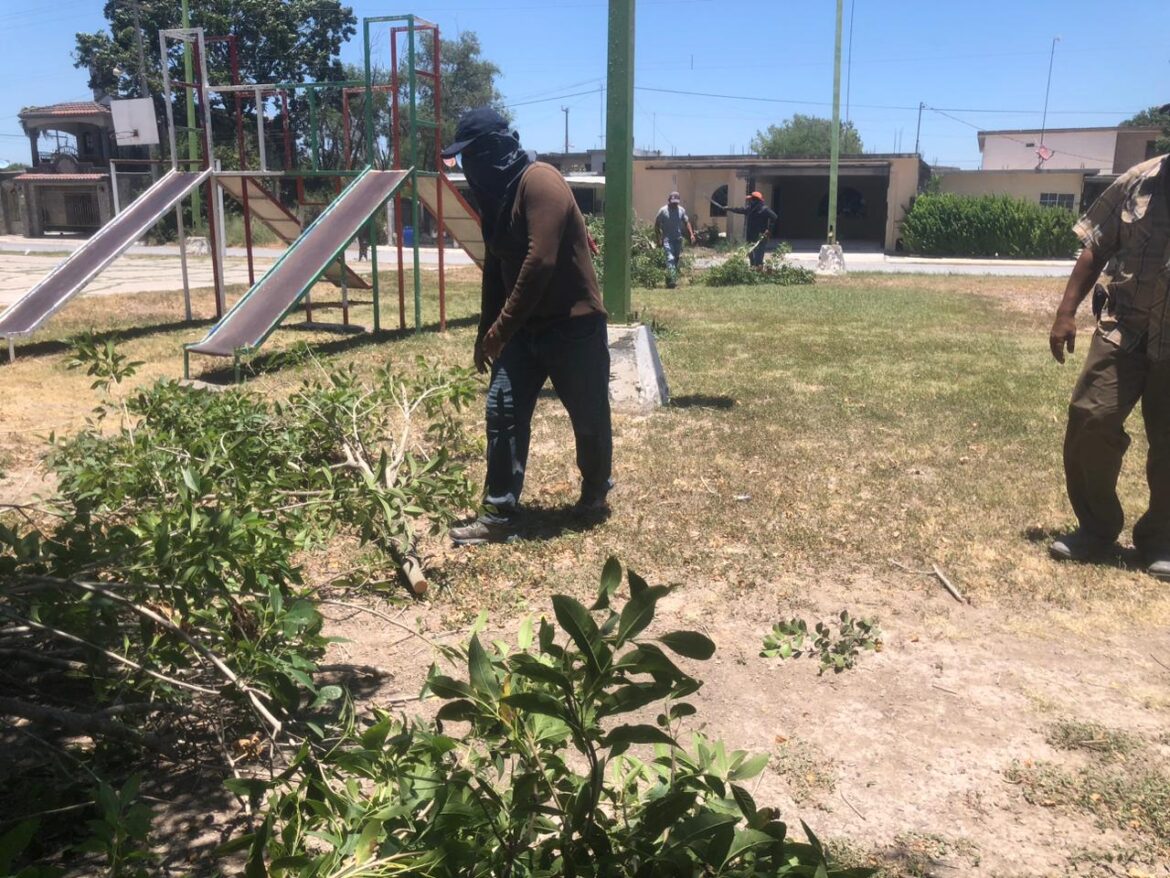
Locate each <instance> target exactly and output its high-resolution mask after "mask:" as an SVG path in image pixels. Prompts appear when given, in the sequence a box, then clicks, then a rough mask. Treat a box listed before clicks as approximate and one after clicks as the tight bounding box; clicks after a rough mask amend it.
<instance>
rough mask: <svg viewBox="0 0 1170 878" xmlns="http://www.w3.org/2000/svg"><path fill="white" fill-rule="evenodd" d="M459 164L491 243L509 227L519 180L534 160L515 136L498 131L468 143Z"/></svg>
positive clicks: (484, 232)
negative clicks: (509, 217)
mask: <svg viewBox="0 0 1170 878" xmlns="http://www.w3.org/2000/svg"><path fill="white" fill-rule="evenodd" d="M459 162H460V164H461V165H462V166H463V173H464V174H466V175H467V184H468V185H469V186H470V187H471V193H472V195H474V196H475V201H476V205H477V206H478V207H479V212H480V219H481V220H482V222H483V237H484V240H485V241H488V242H490V241H492V240H493V239H494V238H495V236H496V233H497V231H500V230H502V229H503V228H504V226H506V225H507V217H508V215H509V214H510V213H511V210H512V203H513V201H515V199H516V189H517V187H518V186H519V185H520V177H521V176H522V175H523V174H524V171H525V170H526V169H527V168H528V166H529V165H530V164H532V157H531V156H530V155H529V154H528V153H527V152H525V151H524V150H523V149H522V148H521V147H520V141H519V140H517V139H516V137H515V135H513V134H508V133H505V132H502V131H498V132H492V133H490V134H484V135H483V136H481V137H477V138H476V139H475V140H474V141H472V142H471V143H469V144H468V145H467V147H466V148H465V149H464V150H463V152H462V153H461V154H460V157H459Z"/></svg>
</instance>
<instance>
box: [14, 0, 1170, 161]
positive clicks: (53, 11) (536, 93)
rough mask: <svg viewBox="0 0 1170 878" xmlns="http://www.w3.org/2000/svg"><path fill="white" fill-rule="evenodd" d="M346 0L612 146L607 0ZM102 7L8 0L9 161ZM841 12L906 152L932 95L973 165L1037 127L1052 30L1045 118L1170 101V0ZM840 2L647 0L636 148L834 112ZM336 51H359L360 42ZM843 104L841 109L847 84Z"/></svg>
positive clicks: (875, 104)
mask: <svg viewBox="0 0 1170 878" xmlns="http://www.w3.org/2000/svg"><path fill="white" fill-rule="evenodd" d="M146 2H176V3H177V2H178V0H146ZM198 3H199V0H191V5H192V6H193V7H197V6H198ZM352 5H353V6H354V9H355V12H356V13H357V15H358V16H359V18H360V17H361V16H363V15H388V14H395V13H403V12H413V13H415V14H417V15H419V16H421V17H423V18H426V19H429V20H432V21H435V22H437V23H438V24H439V26H440V27H441V28H442V31H443V34H444V36H447V37H452V36H454V35H456V34H457V33H458V32H459V31H461V30H472V31H475V32H476V33H477V34H478V35H479V37H480V40H481V42H482V44H483V49H484V56H485V57H487V58H490V59H491V60H493V61H495V62H496V63H497V64H498V65H499V66H500V67H501V68H502V70H503V77H502V78H501V80H500V88H501V90H502V91H503V93H504V95H505V96H506V99H507V102H508V103H509V104H510V105H513V112H514V114H515V119H516V126H517V128H518V129H519V131H520V134H521V137H522V139H523V141H524V143H525V145H526V146H528V147H529V148H534V149H539V150H558V149H560V148H562V145H563V142H564V114H563V113H562V111H561V107H562V106H567V107H569V108H570V109H569V135H570V141H571V143H572V146H573V148H575V149H584V148H589V147H595V146H599V145H601V144H602V139H601V133H602V132H603V131H604V128H603V123H602V119H601V115H600V111H601V93H600V91H599V89H600V88H601V86H602V84H603V82H604V76H605V60H606V59H605V47H606V15H607V9H608V4H607V3H606V2H604V0H545V2H540V0H498V2H480V0H432V2H420V3H418V4H417V5H415V6H413V7H409V6H408V5H407V4H402V5H399V4H398V3H397V2H387V0H376V2H375V0H357V2H354V3H353V4H352ZM102 6H103V2H102V0H55V2H52V3H45V2H43V0H0V159H7V160H10V161H11V160H23V161H27V159H28V156H27V140H25V139H24V138H23V136H21V135H20V127H19V124H18V122H17V119H16V113H17V112H18V111H19V109H20V108H21V106H24V105H27V104H47V103H54V102H57V101H65V100H76V99H85V98H87V97H88V96H89V95H88V92H87V89H86V87H85V74H84V72H83V71H80V70H76V69H74V68H73V66H72V62H71V58H70V53H71V51H72V48H73V43H74V41H73V34H74V33H75V32H77V31H90V30H96V29H99V28H101V27H102V25H103V18H102V15H101V9H102ZM844 6H845V30H846V44H847V45H846V48H848V36H849V33H848V32H849V26H850V18H851V17H852V30H853V40H852V65H851V72H850V73H849V76H848V80H849V89H848V99H849V101H848V103H849V117H850V118H851V119H852V121H853V122H854V123H855V124H856V125H857V127H858V129H859V130H860V132H861V135H862V139H863V141H864V143H865V145H866V148H867V149H868V150H870V151H876V152H893V151H902V152H911V151H913V149H914V137H915V126H916V122H917V116H918V109H917V108H918V104H919V102H920V101H922V102H925V103H926V104H927V107H928V109H927V110H926V112H925V113H923V116H922V134H921V138H922V139H921V152H922V154H923V156H924V158H925V159H926V160H927V161H931V162H933V161H936V160H937V161H938V162H939V163H942V164H947V165H959V166H961V167H967V168H971V167H977V166H978V161H979V151H978V145H977V142H976V137H975V132H976V130H977V129H980V128H984V129H996V128H1020V127H1029V126H1039V124H1040V121H1041V112H1042V109H1043V106H1044V94H1045V84H1046V80H1047V75H1048V64H1049V52H1050V49H1051V46H1052V40H1053V38H1054V37H1057V36H1059V37H1060V42H1059V43H1058V44H1057V46H1056V54H1055V63H1054V68H1053V75H1052V89H1051V97H1050V100H1049V112H1048V125H1049V127H1071V126H1087V125H1112V124H1116V123H1117V122H1119V121H1121V120H1122V119H1124V118H1126V117H1127V116H1129V115H1131V114H1132V113H1134V112H1136V111H1137V110H1140V109H1143V108H1145V107H1148V106H1151V105H1153V104H1161V103H1166V102H1167V101H1170V38H1168V37H1170V2H1166V0H1114V2H1112V3H1110V4H1101V3H1089V2H1069V0H1065V2H1055V0H1035V2H1031V3H1023V2H1019V0H1012V2H1006V0H985V2H980V3H971V2H955V0H951V2H947V0H942V2H940V0H929V2H928V0H897V2H893V0H885V2H879V0H845V2H844ZM834 9H835V4H834V3H833V2H832V0H820V2H815V3H810V2H803V3H793V2H790V3H771V4H768V3H760V2H744V0H640V2H638V13H637V15H638V21H637V31H636V33H637V44H636V45H637V49H636V52H637V64H636V84H637V86H638V91H637V92H636V107H635V137H636V142H637V145H638V146H640V147H655V148H658V149H661V150H662V151H664V152H666V153H670V152H677V153H678V154H688V153H690V154H703V153H726V152H729V151H732V152H740V151H741V150H745V149H747V147H748V144H749V142H750V141H751V138H752V136H753V135H754V134H755V132H756V131H757V130H759V129H761V128H764V127H766V126H767V125H769V124H772V123H776V122H780V121H782V120H783V119H785V118H787V117H789V116H791V115H792V114H793V113H797V112H799V113H812V114H816V115H824V116H828V115H829V114H830V112H831V100H832V58H833V24H834ZM851 13H852V16H851ZM359 33H360V32H359ZM150 45H151V43H149V42H148V46H150ZM379 51H380V53H381V55H382V56H383V59H384V60H387V59H388V54H389V51H388V48H386V47H385V46H384V44H380V46H379ZM343 57H344V58H345V59H346V60H352V61H355V62H356V61H360V59H361V43H360V36H359V37H358V39H357V40H356V41H353V42H351V43H350V44H349V45H347V46H346V47H345V49H344V50H343ZM670 92H692V93H701V94H675V93H670ZM712 95H714V96H712ZM842 102H843V109H842V113H843V114H844V102H845V88H844V86H843V94H842Z"/></svg>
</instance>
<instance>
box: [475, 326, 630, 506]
mask: <svg viewBox="0 0 1170 878" xmlns="http://www.w3.org/2000/svg"><path fill="white" fill-rule="evenodd" d="M605 326H606V320H605V315H604V314H590V315H588V316H585V317H570V318H568V319H566V320H561V321H559V322H557V323H554V324H553V325H551V326H549V327H547V328H545V329H542V330H540V331H538V332H531V331H529V330H527V329H521V330H519V331H518V332H517V333H516V334H515V335H514V336H513V337H512V339H511V340H510V341H509V342H508V343H507V344H506V345H504V349H503V351H501V352H500V356H499V359H497V360H496V362H495V363H494V364H493V365H492V379H491V383H490V385H489V386H488V394H487V485H486V487H485V490H484V504H485V506H486V507H487V509H486V511H485V513H484V517H485V518H487V519H489V520H492V521H509V520H511V519H512V518H513V517H514V516H515V515H516V512H517V509H518V507H519V504H520V492H521V491H523V490H524V470H525V468H526V467H527V465H528V445H529V441H530V440H531V438H532V413H533V412H534V411H535V409H536V400H537V398H538V397H539V395H540V390H541V388H542V387H544V382H545V379H546V378H547V379H551V381H552V385H553V389H554V390H555V391H556V392H557V396H559V397H560V399H561V404H562V405H564V407H565V410H566V411H568V413H569V420H570V421H571V422H572V424H573V436H574V438H575V439H576V442H577V468H578V469H579V470H580V471H581V499H582V500H585V501H587V502H592V501H595V500H604V499H605V495H606V494H607V493H609V489H610V488H611V487H612V482H611V481H610V474H611V471H612V468H613V431H612V428H611V425H610V418H609V342H608V339H607V336H606V328H605Z"/></svg>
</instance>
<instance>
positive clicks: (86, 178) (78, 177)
mask: <svg viewBox="0 0 1170 878" xmlns="http://www.w3.org/2000/svg"><path fill="white" fill-rule="evenodd" d="M107 178H108V175H106V174H31V173H30V174H21V175H20V176H18V177H13V178H12V179H14V180H28V181H30V182H33V183H92V182H96V181H99V180H105V179H107Z"/></svg>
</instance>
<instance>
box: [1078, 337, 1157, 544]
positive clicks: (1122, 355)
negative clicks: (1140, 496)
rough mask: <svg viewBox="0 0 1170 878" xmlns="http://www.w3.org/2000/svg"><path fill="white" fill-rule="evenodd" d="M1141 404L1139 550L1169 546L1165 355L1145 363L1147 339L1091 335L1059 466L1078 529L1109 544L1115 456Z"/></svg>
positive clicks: (1116, 521) (1117, 525)
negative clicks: (1130, 343) (1127, 344)
mask: <svg viewBox="0 0 1170 878" xmlns="http://www.w3.org/2000/svg"><path fill="white" fill-rule="evenodd" d="M1139 401H1140V402H1141V407H1142V420H1143V421H1144V422H1145V428H1146V438H1147V439H1148V440H1149V446H1150V447H1149V456H1148V457H1147V458H1146V481H1147V483H1148V484H1149V487H1150V505H1149V508H1148V509H1147V510H1146V513H1145V515H1143V516H1142V517H1141V518H1140V519H1138V521H1137V523H1136V524H1134V528H1133V541H1134V545H1135V546H1137V548H1138V549H1139V550H1141V551H1142V552H1144V553H1147V554H1150V553H1160V552H1164V551H1166V550H1168V549H1170V361H1166V360H1162V361H1151V360H1150V359H1149V358H1148V357H1147V356H1146V351H1145V345H1144V344H1140V345H1138V346H1136V348H1135V349H1133V350H1125V349H1123V348H1120V347H1118V346H1117V345H1114V344H1113V343H1112V342H1109V341H1107V340H1105V339H1104V338H1102V337H1101V335H1100V333H1094V334H1093V341H1092V344H1091V345H1090V346H1089V354H1088V356H1087V357H1086V358H1085V366H1084V369H1083V370H1082V372H1081V377H1080V379H1079V380H1078V381H1077V384H1076V388H1075V389H1074V390H1073V395H1072V401H1071V402H1070V403H1069V407H1068V429H1067V431H1066V433H1065V439H1064V472H1065V481H1066V484H1067V486H1068V497H1069V500H1070V501H1071V502H1072V507H1073V511H1074V512H1075V513H1076V516H1077V520H1078V521H1079V522H1080V525H1081V527H1082V528H1083V529H1084V530H1085V531H1087V532H1088V533H1089V534H1091V535H1093V536H1095V537H1097V538H1099V539H1101V540H1104V541H1106V542H1112V541H1113V540H1115V539H1117V537H1118V535H1119V534H1120V533H1121V529H1122V527H1123V526H1124V524H1125V515H1124V513H1123V511H1122V508H1121V501H1120V500H1119V499H1118V497H1117V477H1118V474H1119V473H1120V472H1121V459H1122V457H1123V456H1124V455H1125V451H1126V449H1127V448H1129V435H1128V434H1127V433H1126V432H1125V420H1126V418H1128V417H1129V414H1130V412H1132V411H1133V409H1134V407H1135V406H1136V405H1137V404H1138V402H1139Z"/></svg>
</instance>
